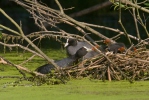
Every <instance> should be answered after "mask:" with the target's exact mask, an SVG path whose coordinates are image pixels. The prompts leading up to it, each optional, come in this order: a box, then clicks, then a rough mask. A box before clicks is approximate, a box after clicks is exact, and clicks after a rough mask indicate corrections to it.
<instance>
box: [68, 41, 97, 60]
mask: <svg viewBox="0 0 149 100" xmlns="http://www.w3.org/2000/svg"><path fill="white" fill-rule="evenodd" d="M83 46H85V47H87V48H90V49H92V48H93V47H92V46H91V45H90V44H88V43H87V42H85V41H77V40H76V39H74V38H69V39H67V42H66V44H65V47H66V52H67V54H68V56H72V55H74V54H75V53H76V51H77V50H78V49H80V48H81V47H83ZM99 49H100V48H99ZM98 54H99V53H98V52H97V51H91V52H88V53H87V54H86V55H85V56H84V59H87V58H91V57H94V56H96V55H98Z"/></svg>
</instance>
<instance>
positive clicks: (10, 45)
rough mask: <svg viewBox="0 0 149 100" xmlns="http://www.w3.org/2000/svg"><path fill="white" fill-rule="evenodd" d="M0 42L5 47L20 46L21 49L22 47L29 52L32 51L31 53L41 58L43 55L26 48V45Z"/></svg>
mask: <svg viewBox="0 0 149 100" xmlns="http://www.w3.org/2000/svg"><path fill="white" fill-rule="evenodd" d="M0 44H2V45H4V46H7V47H20V48H22V49H24V50H27V51H29V52H31V53H33V54H35V55H37V56H39V57H41V58H43V56H42V55H40V54H39V53H37V52H35V51H33V50H31V49H29V48H27V47H24V46H22V45H20V44H5V43H3V42H0Z"/></svg>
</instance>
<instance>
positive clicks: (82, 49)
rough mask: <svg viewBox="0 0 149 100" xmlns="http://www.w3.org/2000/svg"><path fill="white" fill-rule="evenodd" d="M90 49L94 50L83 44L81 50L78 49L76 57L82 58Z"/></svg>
mask: <svg viewBox="0 0 149 100" xmlns="http://www.w3.org/2000/svg"><path fill="white" fill-rule="evenodd" d="M90 51H92V49H90V48H87V47H85V46H83V47H81V48H80V49H79V50H77V52H76V54H75V57H77V58H81V57H83V56H85V55H86V54H87V53H88V52H90Z"/></svg>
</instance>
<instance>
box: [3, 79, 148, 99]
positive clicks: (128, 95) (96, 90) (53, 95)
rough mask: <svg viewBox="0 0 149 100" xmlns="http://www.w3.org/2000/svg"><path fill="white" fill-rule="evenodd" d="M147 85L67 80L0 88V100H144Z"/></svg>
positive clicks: (145, 82) (126, 82) (125, 82)
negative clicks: (39, 84) (57, 82)
mask: <svg viewBox="0 0 149 100" xmlns="http://www.w3.org/2000/svg"><path fill="white" fill-rule="evenodd" d="M148 84H149V82H148V81H144V82H143V81H142V82H135V83H133V84H130V83H129V82H128V81H119V82H102V81H97V80H93V81H90V80H89V79H81V80H71V81H69V82H68V83H67V84H65V85H64V84H60V85H42V86H16V87H12V86H8V87H7V86H6V87H5V86H4V84H3V85H2V84H1V87H0V99H1V100H9V99H11V100H20V99H21V100H51V99H52V100H148V99H149V95H148V94H149V85H148Z"/></svg>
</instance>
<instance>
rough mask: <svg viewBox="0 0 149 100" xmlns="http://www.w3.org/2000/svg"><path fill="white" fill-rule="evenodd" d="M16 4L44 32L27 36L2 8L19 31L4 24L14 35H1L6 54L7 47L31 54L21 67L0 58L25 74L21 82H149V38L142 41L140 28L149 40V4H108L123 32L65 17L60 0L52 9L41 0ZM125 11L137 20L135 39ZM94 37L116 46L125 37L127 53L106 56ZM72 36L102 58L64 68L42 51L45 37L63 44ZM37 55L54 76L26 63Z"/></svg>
mask: <svg viewBox="0 0 149 100" xmlns="http://www.w3.org/2000/svg"><path fill="white" fill-rule="evenodd" d="M12 1H13V2H14V3H16V4H18V5H20V6H22V7H23V8H25V9H26V10H27V11H28V12H29V13H30V14H31V16H32V18H33V19H34V21H35V25H36V26H38V27H39V28H40V29H41V30H40V31H37V32H33V33H30V34H28V35H25V34H24V32H23V30H22V24H21V23H20V25H19V24H18V23H16V22H15V21H14V20H13V18H11V17H10V16H9V15H8V14H7V13H6V12H5V11H4V10H3V9H0V12H1V14H2V15H3V16H5V17H6V18H7V20H9V21H10V22H11V23H12V24H13V25H14V26H15V27H16V28H17V30H13V29H11V28H9V27H7V26H4V25H2V24H0V28H1V30H2V29H4V30H7V31H8V32H10V33H11V35H10V34H6V33H3V32H0V33H1V39H2V41H0V44H1V45H3V46H4V53H5V52H6V51H5V50H6V47H8V48H9V49H10V50H11V49H12V48H14V47H15V48H16V52H17V53H19V52H18V51H19V49H20V48H21V50H24V51H23V53H24V52H25V53H24V54H26V52H29V53H30V54H28V53H27V55H29V56H30V57H28V56H27V59H24V62H23V63H21V64H20V63H16V62H13V60H9V59H7V58H6V57H3V56H0V58H1V61H0V62H1V63H2V64H7V65H10V66H13V67H14V68H15V69H16V71H18V72H19V73H20V75H22V77H21V80H22V79H23V80H29V81H32V82H36V83H37V85H41V84H43V83H47V82H49V81H50V83H52V84H56V83H59V81H60V82H62V83H65V81H67V80H68V79H69V78H71V77H75V78H78V77H90V78H93V79H99V80H103V81H105V80H106V79H108V80H109V81H111V80H129V82H133V81H134V80H148V76H149V68H148V66H149V63H148V58H149V56H148V49H147V45H148V38H146V39H142V37H141V34H142V33H141V32H140V30H139V27H142V28H143V29H144V33H143V34H145V35H146V36H147V37H149V32H148V29H147V24H146V23H147V21H148V20H147V19H148V17H146V15H144V14H142V12H145V13H149V10H148V9H147V6H148V1H146V0H145V1H144V2H137V0H134V1H128V0H127V1H125V0H114V1H113V0H110V1H106V5H111V4H113V5H114V10H118V12H119V13H118V18H119V20H118V22H119V25H120V26H121V29H122V31H121V30H120V29H114V28H111V27H107V26H100V25H94V24H89V23H85V22H79V21H77V20H75V19H73V18H72V17H73V14H72V15H70V16H68V15H67V14H65V9H64V8H63V6H61V4H60V2H59V1H58V0H55V4H57V8H52V7H48V6H47V5H46V4H44V3H41V2H39V1H38V0H12ZM142 4H144V5H145V6H144V5H143V6H142ZM98 6H101V5H98ZM57 9H59V10H57ZM90 9H91V10H92V11H94V10H95V9H97V8H96V7H91V8H90ZM90 9H86V10H83V11H81V13H80V12H79V13H75V15H76V14H78V15H79V16H80V15H84V14H85V13H82V12H85V11H89V10H90ZM123 10H128V11H129V12H130V14H131V15H132V18H133V19H134V26H133V27H135V29H136V34H135V35H136V36H133V35H131V34H130V33H128V32H127V29H126V28H125V26H124V24H123V20H122V13H123ZM140 12H141V13H140ZM59 24H65V25H67V26H69V27H71V28H72V29H73V30H75V31H78V32H79V35H76V34H73V32H72V33H71V32H67V31H66V30H65V29H64V28H62V27H59ZM48 27H52V29H53V30H50V31H49V28H48ZM96 28H97V29H103V30H108V31H113V32H115V33H116V35H113V36H112V37H108V36H106V35H104V34H103V33H100V32H99V31H97V30H96ZM88 33H90V34H88ZM91 35H95V36H98V38H100V39H101V41H103V40H105V39H109V40H110V41H111V42H112V43H115V42H116V40H117V39H119V38H121V37H125V41H127V42H128V43H129V46H128V49H127V50H126V52H125V53H124V54H116V55H115V54H112V55H106V54H105V53H103V52H101V51H100V50H98V49H97V48H96V47H100V46H101V44H102V43H97V42H96V41H94V40H93V39H92V38H91ZM70 37H74V38H77V39H78V40H81V41H86V42H88V43H89V44H91V45H92V46H93V47H95V49H96V50H97V51H98V52H99V53H100V55H99V56H97V57H95V58H93V59H88V60H85V61H83V62H80V63H78V64H76V65H74V66H69V68H63V69H60V68H59V66H58V65H57V64H55V63H54V61H53V58H52V56H48V55H47V54H46V53H44V52H43V51H42V49H41V48H40V45H42V44H41V41H42V39H45V38H46V39H49V38H52V39H54V40H55V41H58V42H59V43H61V44H63V39H66V38H70ZM10 40H11V42H10ZM101 41H98V42H101ZM133 41H135V42H136V44H135V45H134V44H133ZM51 44H52V43H51ZM133 48H136V50H137V52H134V51H133ZM35 56H37V57H39V58H40V59H42V60H41V61H43V60H46V61H47V62H48V63H51V64H52V65H53V66H54V67H55V70H54V71H53V73H50V74H49V75H44V74H41V73H37V72H36V71H33V70H32V67H31V68H30V67H25V64H28V62H30V61H34V58H35V59H36V57H35ZM54 56H55V55H54ZM65 57H66V56H65ZM8 58H9V57H8ZM58 59H60V58H58ZM130 60H131V62H130ZM19 61H20V59H19ZM43 63H45V62H43ZM82 63H83V64H84V67H85V68H79V67H78V66H80V65H81V64H82ZM30 66H32V65H30ZM33 68H34V67H33ZM28 74H29V75H31V78H30V77H28ZM21 80H20V81H21ZM53 80H54V81H53ZM55 80H56V81H55Z"/></svg>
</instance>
